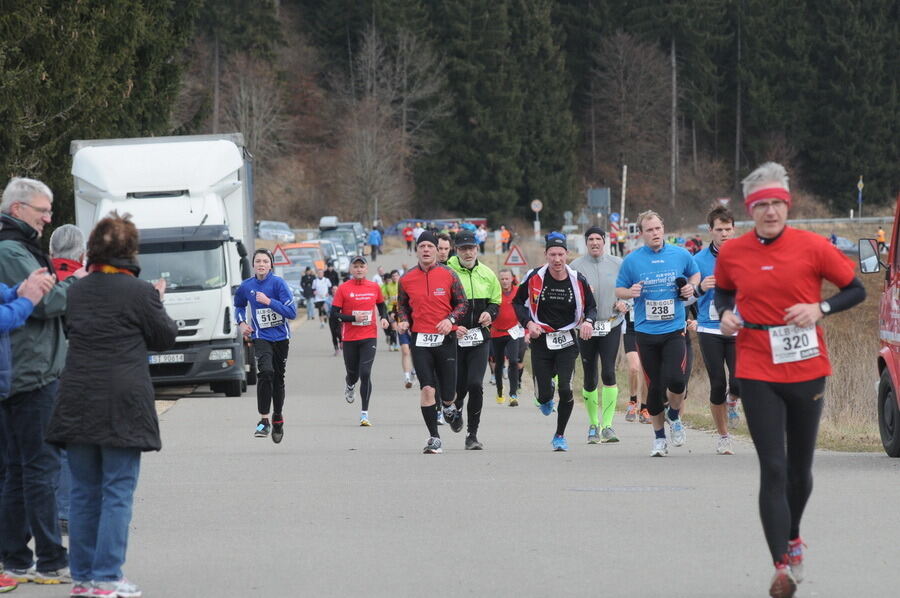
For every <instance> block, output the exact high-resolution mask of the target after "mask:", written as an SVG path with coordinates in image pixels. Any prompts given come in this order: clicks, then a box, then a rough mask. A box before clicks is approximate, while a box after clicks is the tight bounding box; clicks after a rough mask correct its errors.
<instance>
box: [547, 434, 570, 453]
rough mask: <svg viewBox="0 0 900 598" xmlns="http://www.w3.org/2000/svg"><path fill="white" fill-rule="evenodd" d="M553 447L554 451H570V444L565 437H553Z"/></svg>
mask: <svg viewBox="0 0 900 598" xmlns="http://www.w3.org/2000/svg"><path fill="white" fill-rule="evenodd" d="M550 444H552V445H553V450H554V451H567V450H569V443H568V442H566V437H565V436H559V435H556V436H554V437H553V440H552V441H551V442H550Z"/></svg>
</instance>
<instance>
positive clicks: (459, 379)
mask: <svg viewBox="0 0 900 598" xmlns="http://www.w3.org/2000/svg"><path fill="white" fill-rule="evenodd" d="M481 332H482V334H484V329H482V331H481ZM490 347H491V343H490V341H489V340H487V341H484V342H482V343H481V344H480V345H476V346H474V347H459V348H458V349H457V350H456V408H457V409H460V410H462V408H463V402H464V401H465V398H466V395H467V394H468V395H469V404H468V406H467V407H466V414H467V415H468V416H469V419H468V422H467V423H466V430H467V431H468V432H469V433H470V434H475V433H477V432H478V424H479V423H480V422H481V408H482V407H483V406H484V371H485V370H486V369H487V362H488V352H489V351H490Z"/></svg>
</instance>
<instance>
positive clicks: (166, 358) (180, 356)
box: [150, 353, 184, 365]
mask: <svg viewBox="0 0 900 598" xmlns="http://www.w3.org/2000/svg"><path fill="white" fill-rule="evenodd" d="M183 361H184V353H169V354H167V355H150V365H153V364H157V363H182V362H183Z"/></svg>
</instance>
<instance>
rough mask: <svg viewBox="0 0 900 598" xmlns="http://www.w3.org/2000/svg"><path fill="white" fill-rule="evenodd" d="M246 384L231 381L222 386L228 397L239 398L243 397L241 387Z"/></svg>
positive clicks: (241, 381)
mask: <svg viewBox="0 0 900 598" xmlns="http://www.w3.org/2000/svg"><path fill="white" fill-rule="evenodd" d="M243 383H244V381H243V380H229V381H228V382H225V383H224V384H222V388H223V390H224V392H225V396H226V397H239V396H241V385H242V384H243Z"/></svg>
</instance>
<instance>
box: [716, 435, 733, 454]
mask: <svg viewBox="0 0 900 598" xmlns="http://www.w3.org/2000/svg"><path fill="white" fill-rule="evenodd" d="M716 454H717V455H733V454H734V447H733V446H732V445H731V436H719V439H718V440H716Z"/></svg>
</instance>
